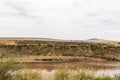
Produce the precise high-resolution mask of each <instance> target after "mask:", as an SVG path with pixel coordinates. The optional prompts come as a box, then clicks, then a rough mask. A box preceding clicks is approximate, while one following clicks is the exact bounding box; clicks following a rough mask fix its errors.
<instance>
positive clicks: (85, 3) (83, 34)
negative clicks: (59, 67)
mask: <svg viewBox="0 0 120 80" xmlns="http://www.w3.org/2000/svg"><path fill="white" fill-rule="evenodd" d="M0 37H39V38H55V39H67V40H68V39H70V40H84V39H90V38H100V39H107V40H117V41H120V0H0Z"/></svg>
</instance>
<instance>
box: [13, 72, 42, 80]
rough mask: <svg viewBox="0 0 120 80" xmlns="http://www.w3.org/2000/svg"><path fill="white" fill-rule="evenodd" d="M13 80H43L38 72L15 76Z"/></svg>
mask: <svg viewBox="0 0 120 80" xmlns="http://www.w3.org/2000/svg"><path fill="white" fill-rule="evenodd" d="M13 80H42V76H41V74H40V73H37V72H25V73H18V74H16V75H14V76H13Z"/></svg>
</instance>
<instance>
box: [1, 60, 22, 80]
mask: <svg viewBox="0 0 120 80" xmlns="http://www.w3.org/2000/svg"><path fill="white" fill-rule="evenodd" d="M19 68H20V67H18V65H16V64H14V61H13V60H9V61H6V62H3V63H0V80H12V75H11V73H10V72H9V71H14V70H17V69H19Z"/></svg>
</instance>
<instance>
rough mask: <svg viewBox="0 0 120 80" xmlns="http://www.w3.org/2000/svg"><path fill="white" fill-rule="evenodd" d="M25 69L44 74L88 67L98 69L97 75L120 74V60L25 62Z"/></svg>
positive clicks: (88, 68)
mask: <svg viewBox="0 0 120 80" xmlns="http://www.w3.org/2000/svg"><path fill="white" fill-rule="evenodd" d="M24 66H25V69H27V70H28V69H29V70H34V71H42V72H43V74H47V75H48V74H50V75H51V74H52V73H54V72H55V70H56V69H64V68H67V69H73V70H76V69H87V70H96V76H97V75H99V76H100V75H108V76H114V75H115V74H120V62H113V61H98V62H93V61H92V62H88V61H87V62H69V63H32V64H24Z"/></svg>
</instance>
